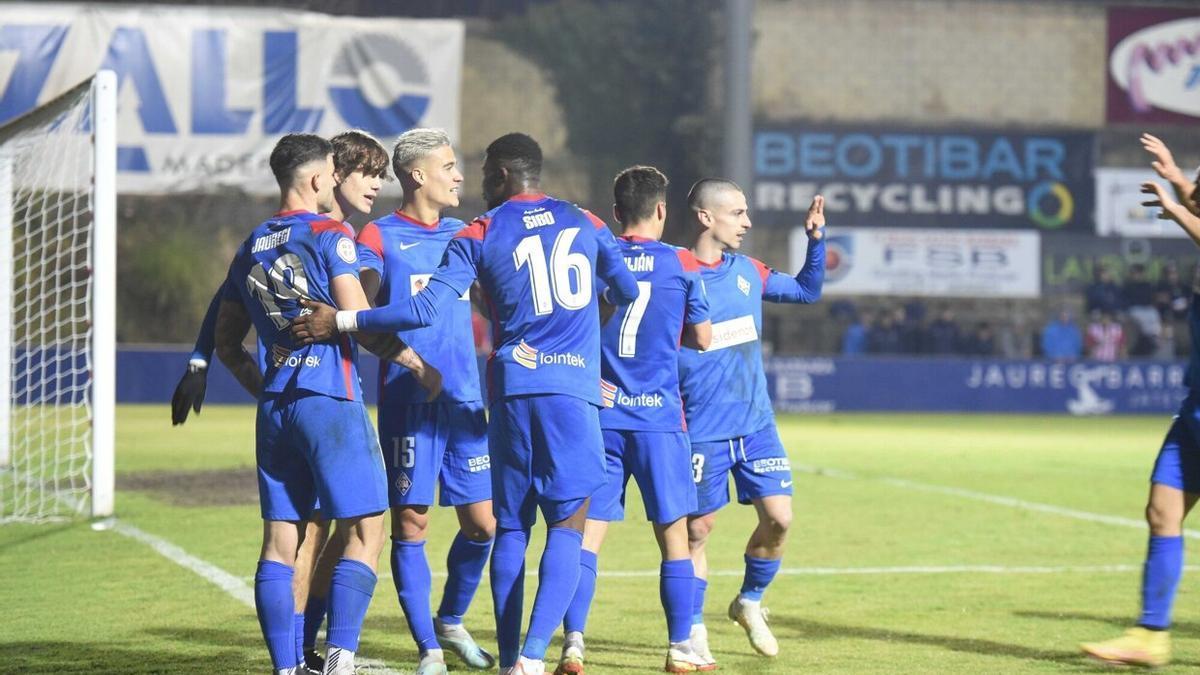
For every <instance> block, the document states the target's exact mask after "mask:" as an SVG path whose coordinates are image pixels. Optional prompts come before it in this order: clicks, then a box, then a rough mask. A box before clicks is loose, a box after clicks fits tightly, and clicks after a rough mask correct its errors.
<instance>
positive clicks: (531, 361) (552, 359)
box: [512, 340, 587, 370]
mask: <svg viewBox="0 0 1200 675" xmlns="http://www.w3.org/2000/svg"><path fill="white" fill-rule="evenodd" d="M512 355H513V360H514V361H516V362H517V363H518V364H520V365H522V366H525V367H526V368H528V369H530V370H536V369H537V367H538V364H539V363H540V364H542V365H544V366H571V367H574V368H587V360H586V359H584V358H583V356H581V355H579V354H575V353H572V352H565V353H562V354H555V353H552V352H540V351H538V350H537V349H534V348H533V347H531V346H529V344H527V343H526V342H525V341H524V340H521V342H520V344H518V345H517V346H516V347H513V350H512Z"/></svg>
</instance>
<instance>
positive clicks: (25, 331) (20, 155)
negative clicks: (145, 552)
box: [0, 72, 116, 522]
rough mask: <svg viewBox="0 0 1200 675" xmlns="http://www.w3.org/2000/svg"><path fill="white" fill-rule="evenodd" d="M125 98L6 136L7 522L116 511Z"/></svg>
mask: <svg viewBox="0 0 1200 675" xmlns="http://www.w3.org/2000/svg"><path fill="white" fill-rule="evenodd" d="M115 94H116V78H115V76H114V75H113V73H111V72H101V73H97V74H96V75H95V76H94V77H92V78H90V79H89V80H87V81H86V82H82V83H80V84H79V85H78V86H76V87H74V88H73V89H71V90H70V91H67V92H65V93H64V94H62V95H61V96H59V97H57V98H55V99H54V100H52V101H49V102H47V103H46V104H44V105H42V106H40V107H38V108H36V109H34V110H31V111H30V112H28V113H26V114H25V115H22V116H21V117H18V118H16V119H14V120H12V121H10V122H9V123H8V124H6V125H4V126H2V127H0V522H12V521H44V520H50V519H57V518H69V517H75V516H86V515H93V516H105V515H110V514H111V512H112V502H113V452H112V451H113V392H114V386H113V383H114V377H113V371H114V360H115V352H114V350H115V345H114V330H113V327H114V324H115V306H114V304H115V303H114V297H115V295H114V294H115V288H114V286H115V274H114V269H115V263H116V247H115V236H114V235H115V227H114V219H115V214H116V210H115V204H116V195H115V173H116V143H115V130H116V120H115V117H116V95H115Z"/></svg>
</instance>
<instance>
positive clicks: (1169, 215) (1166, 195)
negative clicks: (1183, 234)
mask: <svg viewBox="0 0 1200 675" xmlns="http://www.w3.org/2000/svg"><path fill="white" fill-rule="evenodd" d="M1142 192H1144V193H1145V194H1148V195H1153V196H1154V199H1151V200H1148V201H1144V202H1142V206H1151V207H1157V208H1160V209H1162V211H1160V212H1159V214H1158V217H1159V218H1161V219H1163V220H1173V221H1175V222H1176V223H1177V224H1179V225H1180V226H1181V227H1183V228H1184V229H1185V230H1187V229H1188V228H1189V224H1191V225H1192V226H1200V218H1198V217H1196V215H1195V214H1193V213H1192V212H1191V211H1189V210H1187V208H1185V207H1184V206H1183V205H1182V204H1180V203H1179V202H1177V201H1175V200H1174V199H1173V198H1172V196H1171V193H1170V192H1168V191H1167V189H1166V188H1164V187H1163V186H1161V185H1159V184H1158V183H1156V182H1154V181H1147V182H1145V183H1142Z"/></svg>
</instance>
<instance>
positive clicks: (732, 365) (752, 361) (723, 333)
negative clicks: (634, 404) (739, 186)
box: [679, 239, 825, 442]
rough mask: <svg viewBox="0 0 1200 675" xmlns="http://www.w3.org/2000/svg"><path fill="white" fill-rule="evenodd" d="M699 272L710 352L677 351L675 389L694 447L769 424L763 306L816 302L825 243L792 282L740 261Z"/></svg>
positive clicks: (813, 244) (814, 245) (813, 243)
mask: <svg viewBox="0 0 1200 675" xmlns="http://www.w3.org/2000/svg"><path fill="white" fill-rule="evenodd" d="M700 265H701V267H700V278H701V279H703V281H704V290H705V292H706V293H707V295H708V305H709V314H710V316H711V318H712V322H713V326H712V344H711V345H710V346H709V348H708V349H707V350H706V351H703V352H700V351H696V350H694V349H688V348H687V347H684V348H683V349H681V350H680V353H679V382H680V388H681V390H682V393H683V403H684V410H685V412H686V414H687V423H688V435H689V436H690V437H691V439H692V441H693V442H704V441H724V440H728V439H731V438H738V437H741V436H746V435H749V434H752V433H754V432H756V431H759V430H761V429H764V428H766V427H767V425H769V424H771V423H772V422H773V421H774V419H775V415H774V412H773V411H772V409H771V398H770V396H769V395H768V394H767V377H766V375H765V374H764V372H763V361H762V341H761V336H762V302H763V300H767V301H769V302H782V303H812V302H816V301H817V300H818V299H820V297H821V286H822V284H823V282H824V279H825V244H824V240H822V239H817V240H810V241H809V243H808V253H807V256H806V259H805V262H804V267H803V268H802V269H801V270H800V272H799V274H797V275H796V276H795V277H790V276H788V275H786V274H783V273H780V272H776V271H775V270H772V269H770V268H769V267H767V266H766V265H764V264H763V263H761V262H759V261H758V260H755V259H754V258H750V257H748V256H744V255H741V254H737V253H725V254H723V255H722V256H721V259H720V260H719V261H717V262H716V263H713V264H711V265H706V264H704V263H700Z"/></svg>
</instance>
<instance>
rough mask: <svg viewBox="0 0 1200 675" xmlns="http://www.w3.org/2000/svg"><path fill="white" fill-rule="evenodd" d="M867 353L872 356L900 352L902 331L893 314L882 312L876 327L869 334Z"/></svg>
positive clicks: (876, 321) (877, 319) (872, 327)
mask: <svg viewBox="0 0 1200 675" xmlns="http://www.w3.org/2000/svg"><path fill="white" fill-rule="evenodd" d="M867 351H869V352H870V353H872V354H896V353H899V352H900V329H899V328H898V327H897V326H896V322H895V320H894V319H893V318H892V314H891V312H888V311H887V310H880V312H879V314H878V316H877V317H876V319H875V325H873V326H871V330H870V331H869V332H868V333H867Z"/></svg>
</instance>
